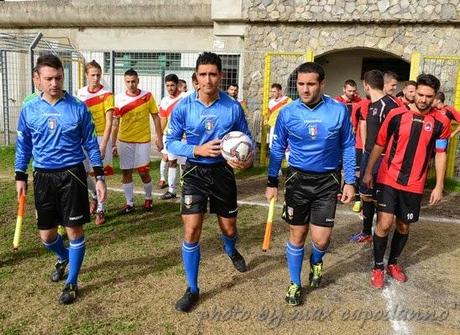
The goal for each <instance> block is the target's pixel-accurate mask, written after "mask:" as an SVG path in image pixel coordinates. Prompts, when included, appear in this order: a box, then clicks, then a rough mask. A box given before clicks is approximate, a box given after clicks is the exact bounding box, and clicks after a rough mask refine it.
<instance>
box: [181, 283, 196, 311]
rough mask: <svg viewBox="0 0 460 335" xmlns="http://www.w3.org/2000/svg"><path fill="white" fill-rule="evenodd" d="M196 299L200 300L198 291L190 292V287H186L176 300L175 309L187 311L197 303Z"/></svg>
mask: <svg viewBox="0 0 460 335" xmlns="http://www.w3.org/2000/svg"><path fill="white" fill-rule="evenodd" d="M198 300H200V293H192V291H191V289H190V287H187V290H186V291H185V293H184V295H183V296H182V297H181V298H180V299H179V300H177V302H176V310H178V311H179V312H185V313H188V312H190V311H191V310H192V308H193V307H194V306H195V305H196V304H197V303H198Z"/></svg>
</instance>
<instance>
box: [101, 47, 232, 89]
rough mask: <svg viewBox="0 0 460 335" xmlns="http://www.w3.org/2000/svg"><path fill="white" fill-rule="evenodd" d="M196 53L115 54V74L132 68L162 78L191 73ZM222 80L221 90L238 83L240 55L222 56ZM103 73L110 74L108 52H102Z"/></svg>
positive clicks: (140, 72)
mask: <svg viewBox="0 0 460 335" xmlns="http://www.w3.org/2000/svg"><path fill="white" fill-rule="evenodd" d="M198 55H199V54H198V53H177V52H176V53H172V52H115V53H114V57H115V60H114V63H115V74H116V75H123V74H124V73H125V72H126V71H127V70H129V69H131V68H133V69H134V70H136V71H137V72H138V73H139V76H143V75H158V76H164V74H165V72H167V73H174V71H179V70H190V71H193V70H194V68H195V62H196V58H197V57H198ZM219 56H220V57H221V59H222V72H223V76H222V80H221V88H222V89H223V90H225V89H227V87H228V86H229V85H230V84H232V83H238V81H239V67H240V55H235V54H223V55H219ZM104 72H105V73H109V72H110V52H104Z"/></svg>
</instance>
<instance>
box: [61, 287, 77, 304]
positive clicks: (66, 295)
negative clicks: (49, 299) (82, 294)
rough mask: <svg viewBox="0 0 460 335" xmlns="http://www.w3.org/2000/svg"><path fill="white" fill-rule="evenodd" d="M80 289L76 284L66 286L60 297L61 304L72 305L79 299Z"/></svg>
mask: <svg viewBox="0 0 460 335" xmlns="http://www.w3.org/2000/svg"><path fill="white" fill-rule="evenodd" d="M77 292H78V287H77V285H76V284H69V283H68V284H65V286H64V289H63V290H62V293H61V295H60V296H59V303H60V304H61V305H70V304H71V303H73V302H74V301H75V299H77Z"/></svg>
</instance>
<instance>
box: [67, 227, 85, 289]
mask: <svg viewBox="0 0 460 335" xmlns="http://www.w3.org/2000/svg"><path fill="white" fill-rule="evenodd" d="M85 249H86V244H85V236H84V235H83V236H82V237H80V238H78V239H76V240H73V241H69V276H68V277H67V280H66V281H65V282H66V284H77V279H78V273H79V272H80V268H81V264H82V263H83V258H84V257H85Z"/></svg>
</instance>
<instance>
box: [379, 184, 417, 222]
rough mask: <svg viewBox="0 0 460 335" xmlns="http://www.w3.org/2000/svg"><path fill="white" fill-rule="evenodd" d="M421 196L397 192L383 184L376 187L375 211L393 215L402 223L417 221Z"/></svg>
mask: <svg viewBox="0 0 460 335" xmlns="http://www.w3.org/2000/svg"><path fill="white" fill-rule="evenodd" d="M422 196H423V195H422V194H418V193H412V192H406V191H402V190H397V189H395V188H393V187H391V186H388V185H385V184H377V185H376V197H377V210H378V211H379V212H384V213H390V214H394V215H395V216H396V217H397V218H398V219H400V220H401V221H402V222H404V223H406V224H409V223H414V222H417V221H418V218H419V216H420V205H421V203H422Z"/></svg>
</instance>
